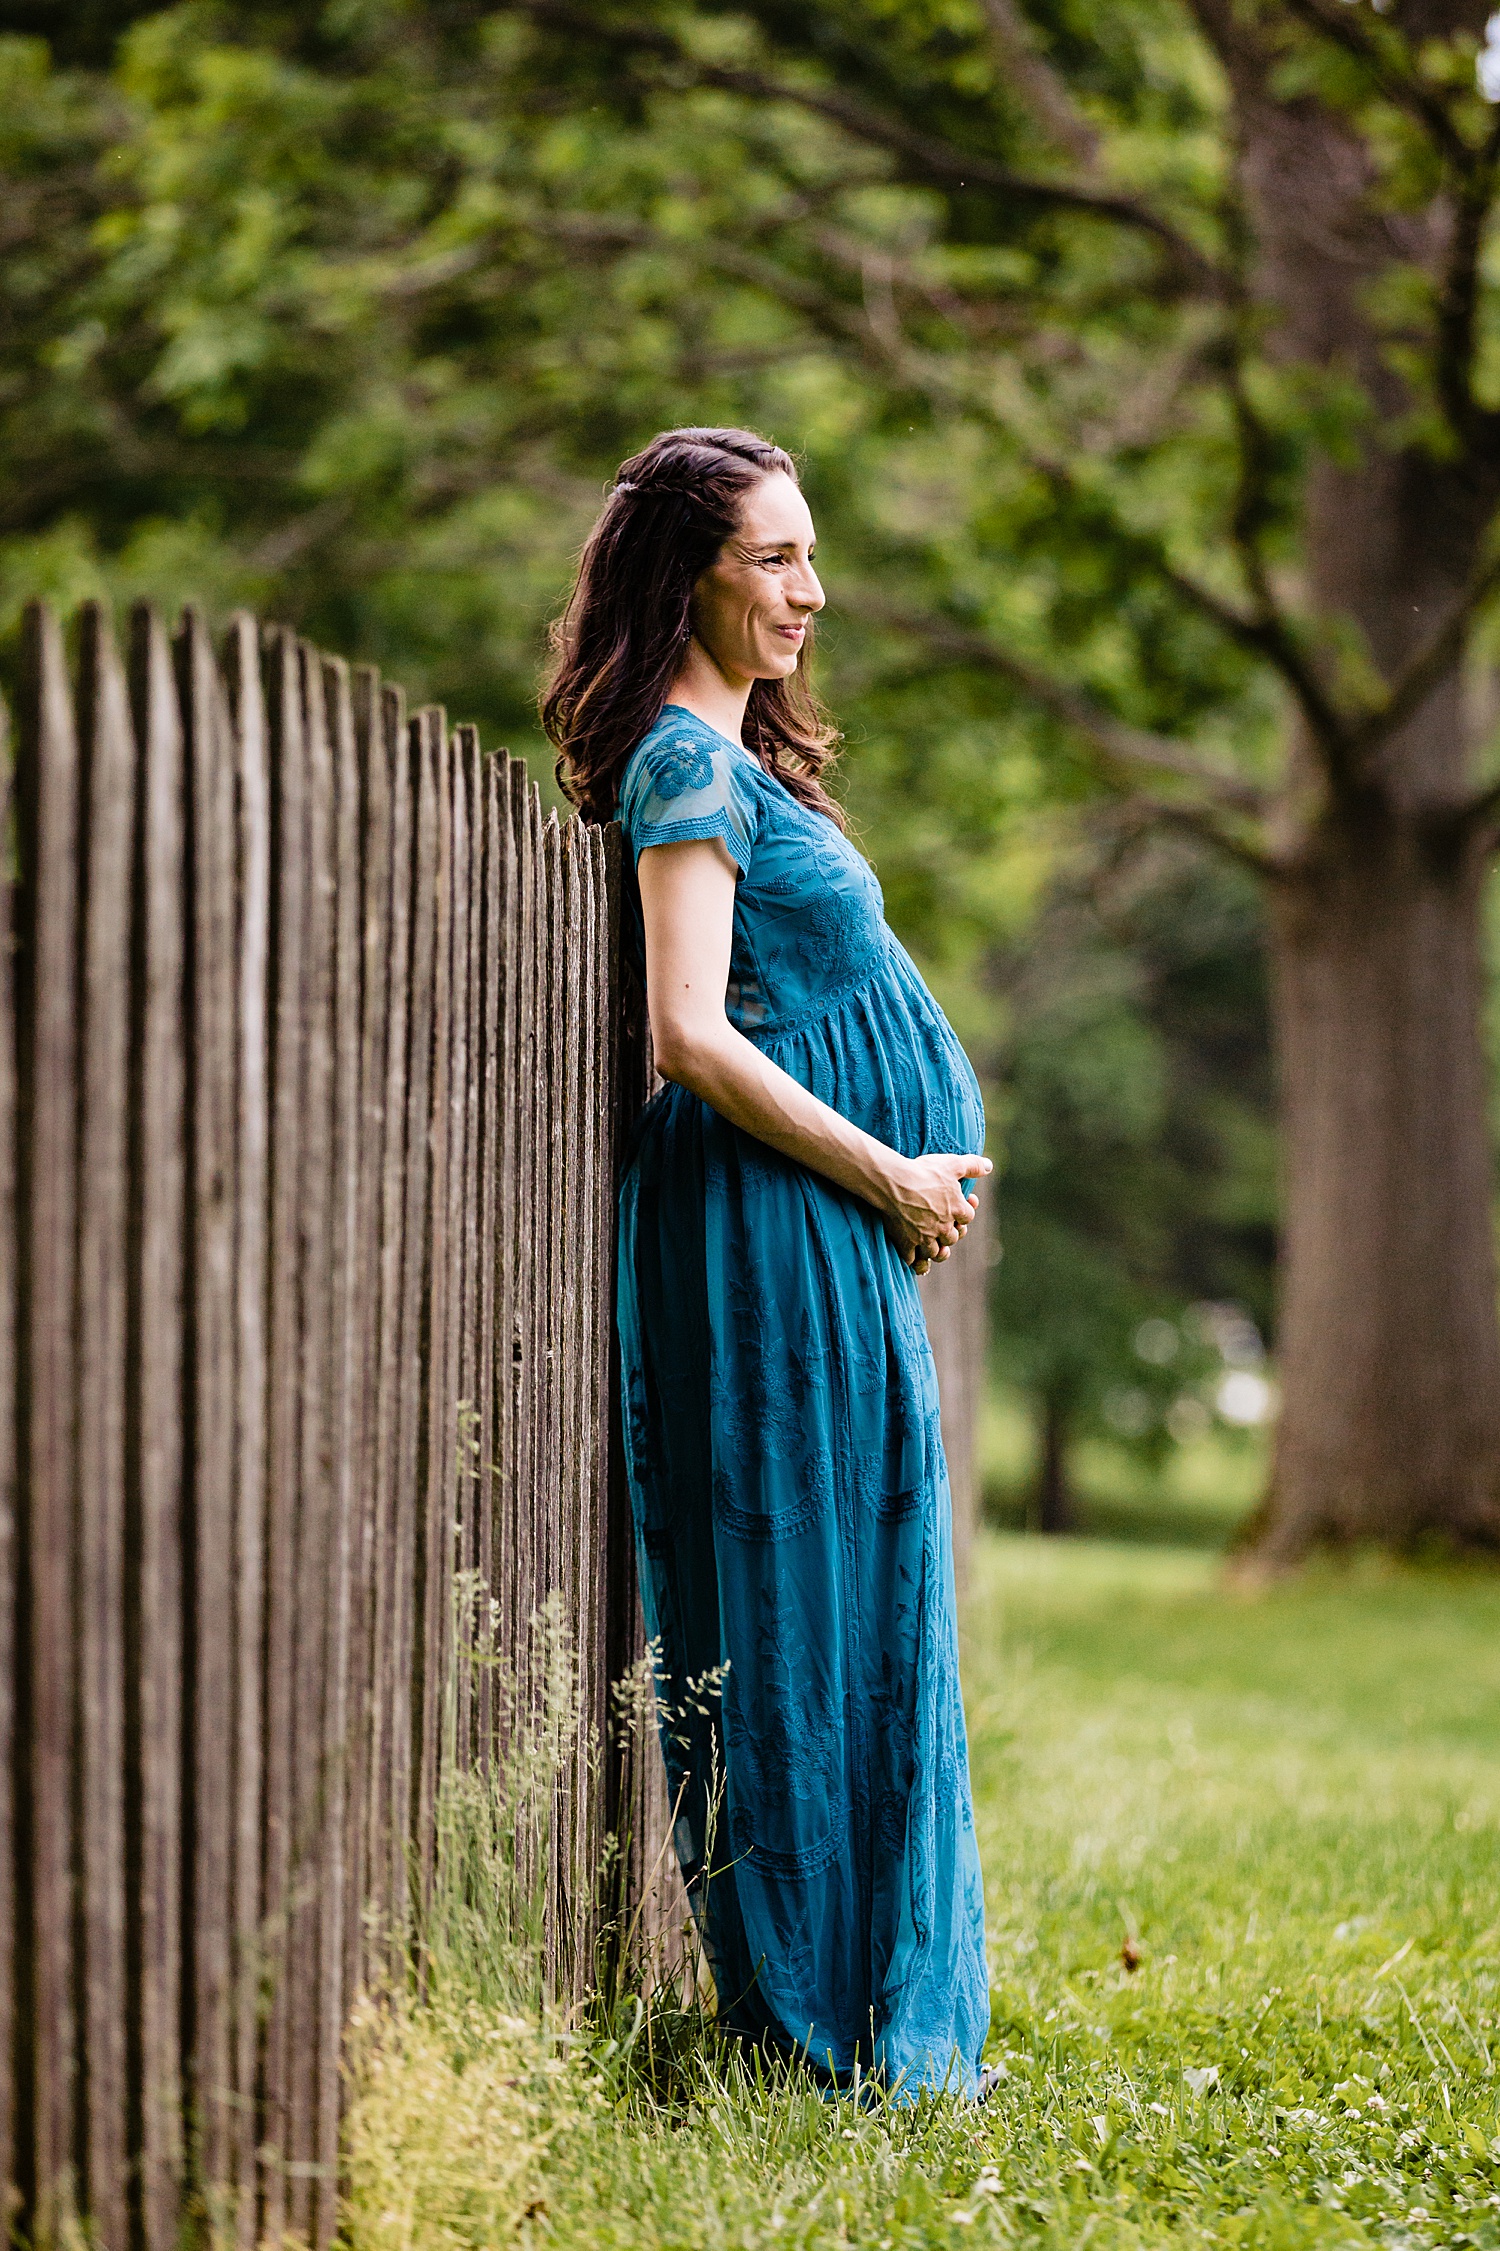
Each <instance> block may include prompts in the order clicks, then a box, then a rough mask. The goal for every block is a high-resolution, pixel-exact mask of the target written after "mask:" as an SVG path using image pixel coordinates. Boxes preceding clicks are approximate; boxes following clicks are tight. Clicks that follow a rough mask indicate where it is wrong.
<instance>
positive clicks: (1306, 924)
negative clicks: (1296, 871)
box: [1253, 800, 1500, 1567]
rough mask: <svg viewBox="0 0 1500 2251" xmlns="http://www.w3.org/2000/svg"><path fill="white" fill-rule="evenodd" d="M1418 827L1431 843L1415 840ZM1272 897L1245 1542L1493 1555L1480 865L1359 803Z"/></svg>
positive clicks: (1492, 1364)
mask: <svg viewBox="0 0 1500 2251" xmlns="http://www.w3.org/2000/svg"><path fill="white" fill-rule="evenodd" d="M1428 833H1429V835H1430V832H1428ZM1323 847H1324V848H1323V850H1322V852H1321V853H1320V855H1319V865H1318V866H1317V868H1316V872H1313V873H1311V874H1309V875H1308V876H1307V877H1306V878H1305V879H1303V880H1299V881H1298V882H1297V883H1296V884H1294V885H1291V886H1288V887H1287V888H1286V889H1285V890H1284V891H1283V892H1282V894H1281V896H1279V897H1277V898H1274V899H1273V902H1272V910H1271V914H1272V951H1273V961H1274V972H1275V974H1274V1007H1275V1014H1276V1031H1277V1042H1278V1049H1279V1064H1280V1071H1281V1077H1282V1087H1283V1102H1284V1111H1283V1116H1284V1123H1283V1136H1284V1140H1283V1167H1284V1176H1283V1177H1284V1218H1283V1236H1282V1261H1283V1267H1282V1311H1281V1328H1280V1338H1279V1361H1280V1366H1281V1369H1282V1380H1283V1384H1284V1398H1283V1406H1282V1414H1281V1422H1280V1428H1279V1431H1278V1434H1277V1443H1276V1454H1275V1464H1274V1470H1273V1475H1272V1481H1271V1488H1270V1492H1269V1495H1268V1497H1267V1501H1266V1504H1265V1506H1264V1508H1263V1509H1262V1511H1261V1512H1260V1515H1259V1518H1258V1520H1257V1523H1256V1525H1255V1526H1254V1528H1253V1531H1254V1536H1255V1544H1256V1552H1257V1554H1258V1556H1259V1558H1260V1559H1261V1560H1263V1561H1264V1562H1266V1563H1268V1564H1270V1565H1272V1566H1273V1567H1274V1566H1277V1565H1281V1564H1285V1563H1287V1562H1290V1561H1292V1560H1294V1559H1295V1558H1296V1557H1297V1556H1298V1555H1300V1554H1301V1553H1303V1552H1304V1551H1305V1550H1307V1549H1308V1548H1309V1547H1312V1546H1314V1545H1317V1544H1320V1543H1322V1544H1326V1543H1340V1544H1344V1543H1349V1542H1353V1541H1360V1540H1370V1541H1378V1542H1380V1543H1381V1544H1383V1545H1387V1546H1395V1547H1405V1548H1409V1547H1411V1546H1412V1545H1413V1544H1414V1543H1416V1542H1418V1541H1421V1540H1422V1539H1424V1537H1431V1536H1436V1537H1438V1538H1441V1539H1442V1540H1444V1541H1446V1542H1449V1543H1456V1544H1467V1545H1472V1544H1483V1545H1496V1544H1500V1323H1497V1318H1496V1277H1495V1261H1494V1253H1493V1247H1492V1238H1491V1217H1490V1194H1491V1178H1490V1165H1489V1152H1488V1134H1487V1120H1486V1089H1485V1071H1484V1060H1483V1045H1482V1040H1481V1033H1480V1003H1481V991H1482V951H1481V935H1480V899H1481V889H1482V882H1483V874H1484V866H1483V854H1482V851H1481V849H1480V848H1479V846H1478V845H1475V844H1469V845H1466V846H1464V847H1462V848H1454V847H1452V846H1450V847H1448V848H1447V849H1446V850H1444V849H1439V848H1436V847H1434V845H1433V844H1432V843H1431V842H1430V841H1428V840H1427V837H1426V836H1424V829H1423V824H1422V822H1421V820H1420V818H1418V817H1415V816H1412V815H1403V814H1400V813H1397V812H1394V811H1392V810H1391V808H1390V806H1389V801H1388V800H1387V801H1385V803H1384V804H1382V803H1381V802H1379V801H1375V800H1372V801H1370V802H1368V803H1367V805H1366V806H1365V808H1364V809H1363V811H1362V812H1356V813H1354V814H1349V813H1347V812H1346V813H1344V814H1341V815H1340V816H1338V817H1337V818H1336V819H1335V820H1333V821H1331V822H1330V825H1329V827H1328V829H1327V830H1326V831H1325V835H1324V839H1323Z"/></svg>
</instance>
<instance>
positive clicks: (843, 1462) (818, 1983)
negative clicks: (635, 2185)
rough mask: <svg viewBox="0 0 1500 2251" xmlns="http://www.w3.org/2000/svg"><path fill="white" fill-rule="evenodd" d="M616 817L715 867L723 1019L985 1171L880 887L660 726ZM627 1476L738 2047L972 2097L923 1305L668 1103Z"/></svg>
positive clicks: (962, 1888)
mask: <svg viewBox="0 0 1500 2251" xmlns="http://www.w3.org/2000/svg"><path fill="white" fill-rule="evenodd" d="M619 818H620V823H621V827H622V828H623V830H624V834H625V838H626V841H627V850H626V854H625V862H626V867H627V871H629V876H630V881H629V884H628V886H627V889H628V894H629V899H630V908H631V920H632V929H631V933H630V935H631V939H632V942H633V944H634V947H635V949H636V955H637V960H638V961H639V959H640V949H641V933H640V906H639V894H638V892H636V891H635V889H634V869H635V863H636V860H637V857H638V855H639V854H640V853H641V852H642V851H644V850H646V849H647V848H648V847H649V846H651V845H654V844H665V843H671V842H676V841H678V840H679V839H683V838H690V837H722V839H723V841H724V843H725V845H726V847H727V848H728V851H729V853H730V855H731V857H732V858H733V860H734V863H735V866H736V867H737V869H738V871H739V880H738V883H737V886H736V891H735V911H734V941H733V955H732V961H731V967H730V974H729V985H728V991H727V993H726V995H725V1006H726V1008H727V1011H728V1014H729V1017H730V1020H731V1022H733V1023H734V1024H735V1025H736V1026H737V1027H738V1028H739V1030H740V1031H742V1032H743V1033H744V1035H745V1037H746V1038H747V1039H749V1040H751V1041H752V1042H753V1043H754V1045H755V1046H756V1047H758V1048H759V1049H760V1050H761V1052H762V1053H763V1054H764V1055H766V1056H768V1057H770V1058H771V1060H772V1061H773V1062H776V1063H779V1064H780V1065H781V1067H782V1069H783V1070H785V1071H787V1072H789V1073H790V1075H791V1076H792V1077H793V1078H794V1079H796V1080H797V1081H798V1082H799V1083H800V1084H801V1085H802V1086H805V1087H807V1088H808V1089H809V1090H810V1091H811V1092H812V1093H813V1094H815V1095H817V1096H818V1097H819V1098H820V1100H822V1101H824V1102H826V1103H828V1104H829V1105H830V1106H831V1107H832V1108H833V1109H835V1110H837V1111H839V1112H840V1113H841V1115H843V1116H844V1117H846V1118H850V1119H852V1120H853V1121H854V1122H855V1123H856V1124H858V1125H861V1126H863V1127H864V1128H865V1129H866V1131H867V1132H869V1133H872V1134H874V1135H876V1136H877V1137H878V1138H879V1139H880V1140H882V1141H884V1142H886V1143H888V1144H889V1145H890V1146H892V1147H894V1148H897V1149H900V1150H901V1151H903V1152H904V1153H905V1154H906V1155H908V1156H916V1155H920V1154H921V1153H923V1152H924V1151H938V1150H949V1151H956V1152H959V1153H964V1152H968V1151H977V1150H979V1149H980V1148H982V1146H983V1135H984V1112H983V1106H982V1104H981V1101H980V1095H979V1088H978V1085H977V1083H976V1081H975V1078H974V1074H973V1071H972V1070H971V1069H970V1067H969V1064H968V1061H967V1059H966V1058H965V1056H964V1053H963V1050H962V1049H961V1048H960V1046H959V1044H958V1041H957V1040H956V1038H955V1037H954V1035H953V1032H952V1030H951V1029H950V1027H949V1025H948V1023H947V1020H946V1019H945V1017H944V1016H943V1013H942V1011H941V1009H940V1008H939V1007H938V1005H937V1003H936V1001H935V1000H934V999H933V998H932V995H931V994H930V993H929V992H928V990H927V987H926V986H925V985H924V983H923V982H922V979H921V976H920V975H919V973H918V971H917V969H916V966H915V964H914V963H913V962H912V960H911V957H910V955H909V954H908V953H907V952H906V951H905V949H904V948H903V947H902V946H901V945H900V944H899V943H898V941H897V939H896V938H895V937H894V935H893V934H892V932H891V931H890V930H889V928H888V927H887V925H886V922H885V916H884V902H883V900H882V897H881V892H880V886H879V884H878V883H877V882H876V880H875V876H874V873H873V871H872V869H871V868H870V866H869V865H868V863H867V862H866V861H865V860H864V859H863V858H862V857H861V856H860V854H859V853H858V852H857V851H856V850H855V848H854V847H853V845H852V844H850V843H849V842H848V841H847V840H846V839H845V838H844V837H843V836H842V835H841V834H840V833H839V831H838V829H837V828H836V827H835V826H834V824H833V823H832V822H831V821H830V820H828V819H826V818H825V817H824V816H823V815H822V814H818V813H813V812H809V811H808V810H807V809H806V808H805V807H803V806H801V805H799V804H798V803H797V801H796V799H795V798H793V797H792V795H791V794H790V792H789V791H788V790H786V789H785V788H784V787H783V785H782V784H781V783H780V782H779V781H777V780H776V779H775V778H774V777H773V776H772V775H770V774H768V773H766V772H765V771H764V770H763V768H762V767H761V766H760V764H759V762H758V761H757V760H756V759H755V758H754V757H753V756H752V755H751V754H750V753H749V752H748V751H746V750H744V749H742V748H741V746H740V745H739V744H738V743H732V742H730V741H729V740H728V739H727V738H726V737H724V736H722V735H720V734H718V733H716V732H715V730H714V729H713V728H711V727H708V726H706V725H705V724H704V723H703V721H701V720H699V719H697V718H695V717H694V716H693V715H692V714H691V713H689V712H687V711H685V710H683V709H682V708H681V707H680V706H678V705H674V704H669V705H668V706H667V708H666V710H665V711H664V712H663V713H662V716H661V718H660V719H659V720H658V721H657V723H656V725H655V726H654V727H653V728H652V729H651V731H650V733H649V734H648V735H647V736H646V737H645V738H644V740H643V741H642V742H641V743H640V744H639V745H638V747H637V749H636V750H635V752H634V753H633V755H632V757H631V759H630V762H629V764H628V766H627V767H626V769H625V773H624V776H623V780H622V786H621V792H620V809H619ZM619 1330H620V1346H621V1363H622V1375H623V1384H622V1389H623V1395H624V1426H625V1450H626V1464H627V1470H628V1475H629V1483H630V1494H631V1501H632V1506H633V1509H634V1514H635V1526H636V1538H637V1554H638V1558H639V1565H640V1584H641V1596H642V1604H643V1607H644V1611H645V1617H646V1628H647V1633H648V1636H649V1637H650V1639H651V1642H652V1644H653V1649H654V1653H655V1658H656V1665H657V1692H658V1697H659V1712H660V1723H661V1743H662V1751H663V1754H664V1757H665V1759H666V1766H667V1780H668V1790H669V1797H670V1801H671V1803H672V1805H673V1806H674V1808H675V1812H676V1823H675V1832H674V1843H675V1846H676V1850H677V1856H678V1859H679V1861H680V1863H681V1866H682V1873H683V1877H684V1880H685V1882H686V1885H687V1888H688V1896H689V1898H690V1900H691V1902H692V1905H693V1911H694V1915H695V1918H696V1921H697V1925H698V1928H699V1930H700V1932H701V1934H702V1937H703V1942H704V1947H705V1952H706V1954H707V1956H708V1960H709V1963H710V1966H711V1968H712V1971H713V1976H714V1982H715V1987H716V1990H717V1995H718V2008H719V2017H720V2021H721V2022H722V2023H723V2024H724V2025H725V2026H726V2027H727V2028H728V2029H729V2030H731V2031H733V2032H735V2033H739V2034H742V2035H746V2036H748V2037H750V2038H752V2039H754V2040H756V2041H758V2042H760V2043H762V2044H764V2045H766V2046H768V2047H770V2048H771V2049H773V2050H777V2051H780V2052H782V2053H785V2054H800V2055H803V2056H805V2057H806V2058H807V2060H808V2062H809V2064H810V2065H811V2066H812V2067H813V2068H814V2069H815V2070H817V2071H819V2072H821V2073H823V2074H825V2075H826V2077H827V2080H828V2082H829V2083H830V2084H834V2085H846V2084H848V2083H849V2080H850V2078H851V2076H852V2074H853V2073H854V2070H855V2067H856V2066H858V2067H859V2068H860V2069H861V2070H862V2071H864V2072H873V2073H875V2074H877V2075H879V2076H880V2077H882V2078H883V2079H884V2081H885V2082H886V2084H887V2085H888V2086H892V2087H895V2088H898V2089H899V2091H900V2093H901V2094H903V2095H907V2096H911V2095H914V2094H916V2093H917V2092H918V2091H920V2090H923V2089H926V2090H930V2091H936V2090H940V2089H943V2088H946V2089H947V2090H948V2091H949V2092H950V2093H954V2094H972V2093H973V2092H974V2088H975V2078H976V2070H977V2066H978V2061H979V2054H980V2049H981V2047H982V2045H983V2042H984V2038H985V2034H986V2032H987V2030H988V2026H989V1983H988V1978H987V1974H986V1965H985V1951H984V1900H983V1889H982V1884H981V1879H980V1870H979V1856H978V1852H977V1850H976V1846H975V1840H974V1821H973V1813H972V1809H971V1805H970V1796H969V1767H968V1747H967V1741H966V1738H965V1733H964V1716H963V1705H962V1701H961V1698H960V1694H959V1679H958V1641H957V1633H956V1626H955V1606H954V1590H953V1545H952V1512H951V1505H950V1500H949V1493H948V1477H947V1470H946V1468H945V1465H944V1461H943V1448H942V1439H941V1435H940V1431H939V1426H938V1395H937V1381H936V1376H935V1374H934V1370H933V1363H932V1353H931V1350H930V1348H929V1346H928V1342H927V1333H926V1329H925V1326H924V1324H923V1319H922V1307H921V1302H920V1298H919V1293H918V1284H917V1281H916V1278H915V1277H914V1275H913V1274H912V1271H911V1269H910V1267H908V1266H906V1265H905V1264H904V1263H903V1261H902V1260H901V1258H900V1256H899V1255H898V1254H897V1252H896V1251H895V1250H894V1249H893V1247H892V1245H891V1244H890V1242H889V1240H888V1239H887V1237H886V1234H885V1232H884V1229H883V1227H882V1226H881V1223H880V1220H879V1219H878V1218H877V1217H876V1214H875V1213H874V1211H873V1210H872V1209H871V1208H870V1206H869V1205H868V1204H865V1203H863V1202H862V1201H861V1200H860V1199H859V1198H858V1197H857V1196H854V1195H851V1194H849V1193H847V1192H846V1191H845V1190H843V1189H841V1188H837V1187H835V1186H834V1185H833V1184H832V1183H831V1182H830V1181H828V1180H825V1179H824V1178H823V1177H822V1176H821V1175H820V1174H818V1173H816V1172H811V1171H809V1170H808V1169H807V1168H806V1167H805V1166H803V1165H799V1164H796V1163H793V1162H792V1160H791V1159H789V1158H787V1157H783V1156H780V1155H779V1154H778V1153H777V1152H776V1151H775V1150H773V1149H770V1148H768V1147H766V1145H765V1144H764V1143H763V1142H760V1141H757V1140H755V1139H754V1138H753V1137H752V1136H751V1135H750V1134H748V1133H745V1132H742V1131H741V1130H739V1129H738V1128H737V1127H735V1126H732V1125H730V1124H728V1123H727V1122H726V1120H724V1119H723V1118H721V1117H719V1116H718V1115H717V1113H716V1112H715V1111H713V1110H712V1109H710V1108H709V1106H708V1105H707V1104H706V1103H705V1102H702V1101H700V1100H699V1099H698V1097H697V1096H696V1095H693V1094H690V1093H688V1092H687V1091H686V1089H685V1088H682V1087H679V1086H666V1087H664V1088H663V1089H662V1091H661V1092H660V1093H659V1094H657V1096H656V1097H655V1099H654V1100H653V1101H652V1102H650V1103H649V1104H648V1105H647V1107H646V1109H645V1111H644V1112H643V1114H642V1116H641V1119H640V1122H639V1127H638V1130H637V1134H636V1139H635V1142H634V1145H633V1149H632V1153H631V1159H630V1162H629V1165H628V1167H627V1170H626V1174H625V1178H624V1180H623V1183H622V1187H621V1196H620V1261H619Z"/></svg>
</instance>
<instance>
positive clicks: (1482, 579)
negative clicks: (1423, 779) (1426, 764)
mask: <svg viewBox="0 0 1500 2251" xmlns="http://www.w3.org/2000/svg"><path fill="white" fill-rule="evenodd" d="M1497 588H1500V549H1497V551H1496V552H1495V553H1494V554H1492V555H1491V557H1490V559H1489V561H1488V562H1486V563H1482V564H1481V565H1480V567H1479V569H1478V570H1477V571H1475V573H1474V575H1473V577H1472V578H1471V579H1470V580H1469V583H1468V585H1467V586H1466V587H1465V589H1464V591H1463V593H1462V594H1460V596H1459V598H1458V600H1457V601H1456V602H1455V603H1454V605H1453V607H1452V609H1451V610H1450V611H1449V612H1448V615H1447V617H1446V618H1444V620H1443V622H1442V624H1441V625H1440V626H1439V627H1438V629H1437V631H1436V633H1434V634H1433V636H1432V639H1431V640H1430V641H1429V642H1428V643H1427V646H1426V647H1425V648H1423V649H1419V650H1418V651H1417V654H1416V655H1415V656H1414V657H1413V658H1412V660H1411V662H1410V663H1409V664H1408V665H1407V667H1406V669H1405V671H1404V672H1402V673H1400V674H1399V675H1398V677H1397V678H1396V679H1395V680H1394V681H1393V682H1392V684H1391V687H1390V689H1389V690H1388V692H1387V694H1386V697H1385V700H1384V702H1383V703H1381V704H1380V705H1379V706H1378V707H1377V709H1376V710H1374V711H1373V712H1371V713H1370V715H1369V717H1368V718H1366V719H1365V720H1364V721H1363V722H1362V723H1360V724H1359V725H1358V726H1357V727H1356V729H1355V733H1354V741H1355V747H1356V748H1357V749H1359V750H1369V749H1373V748H1374V747H1375V745H1377V744H1378V743H1382V742H1384V741H1386V740H1387V738H1388V737H1389V736H1391V735H1393V734H1394V733H1395V732H1396V730H1397V728H1398V727H1402V726H1404V725H1405V724H1406V721H1407V720H1408V719H1410V718H1411V717H1412V715H1413V713H1414V712H1416V711H1419V710H1420V709H1421V707H1422V705H1423V704H1424V703H1425V702H1426V700H1427V698H1428V696H1429V695H1431V693H1432V691H1433V689H1434V688H1435V687H1436V686H1437V684H1438V682H1439V681H1440V680H1441V679H1442V677H1443V675H1444V673H1445V672H1447V671H1448V669H1449V668H1450V666H1451V665H1452V664H1453V663H1454V661H1455V659H1456V658H1457V657H1458V655H1459V653H1460V651H1461V650H1462V648H1463V645H1464V641H1465V638H1466V636H1467V634H1468V630H1469V627H1470V625H1471V624H1472V622H1473V620H1474V618H1475V617H1476V615H1477V614H1478V612H1479V611H1480V610H1481V609H1482V608H1483V607H1484V605H1485V603H1486V602H1487V601H1488V600H1489V598H1490V596H1491V595H1492V594H1493V593H1494V592H1495V591H1496V589H1497Z"/></svg>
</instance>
